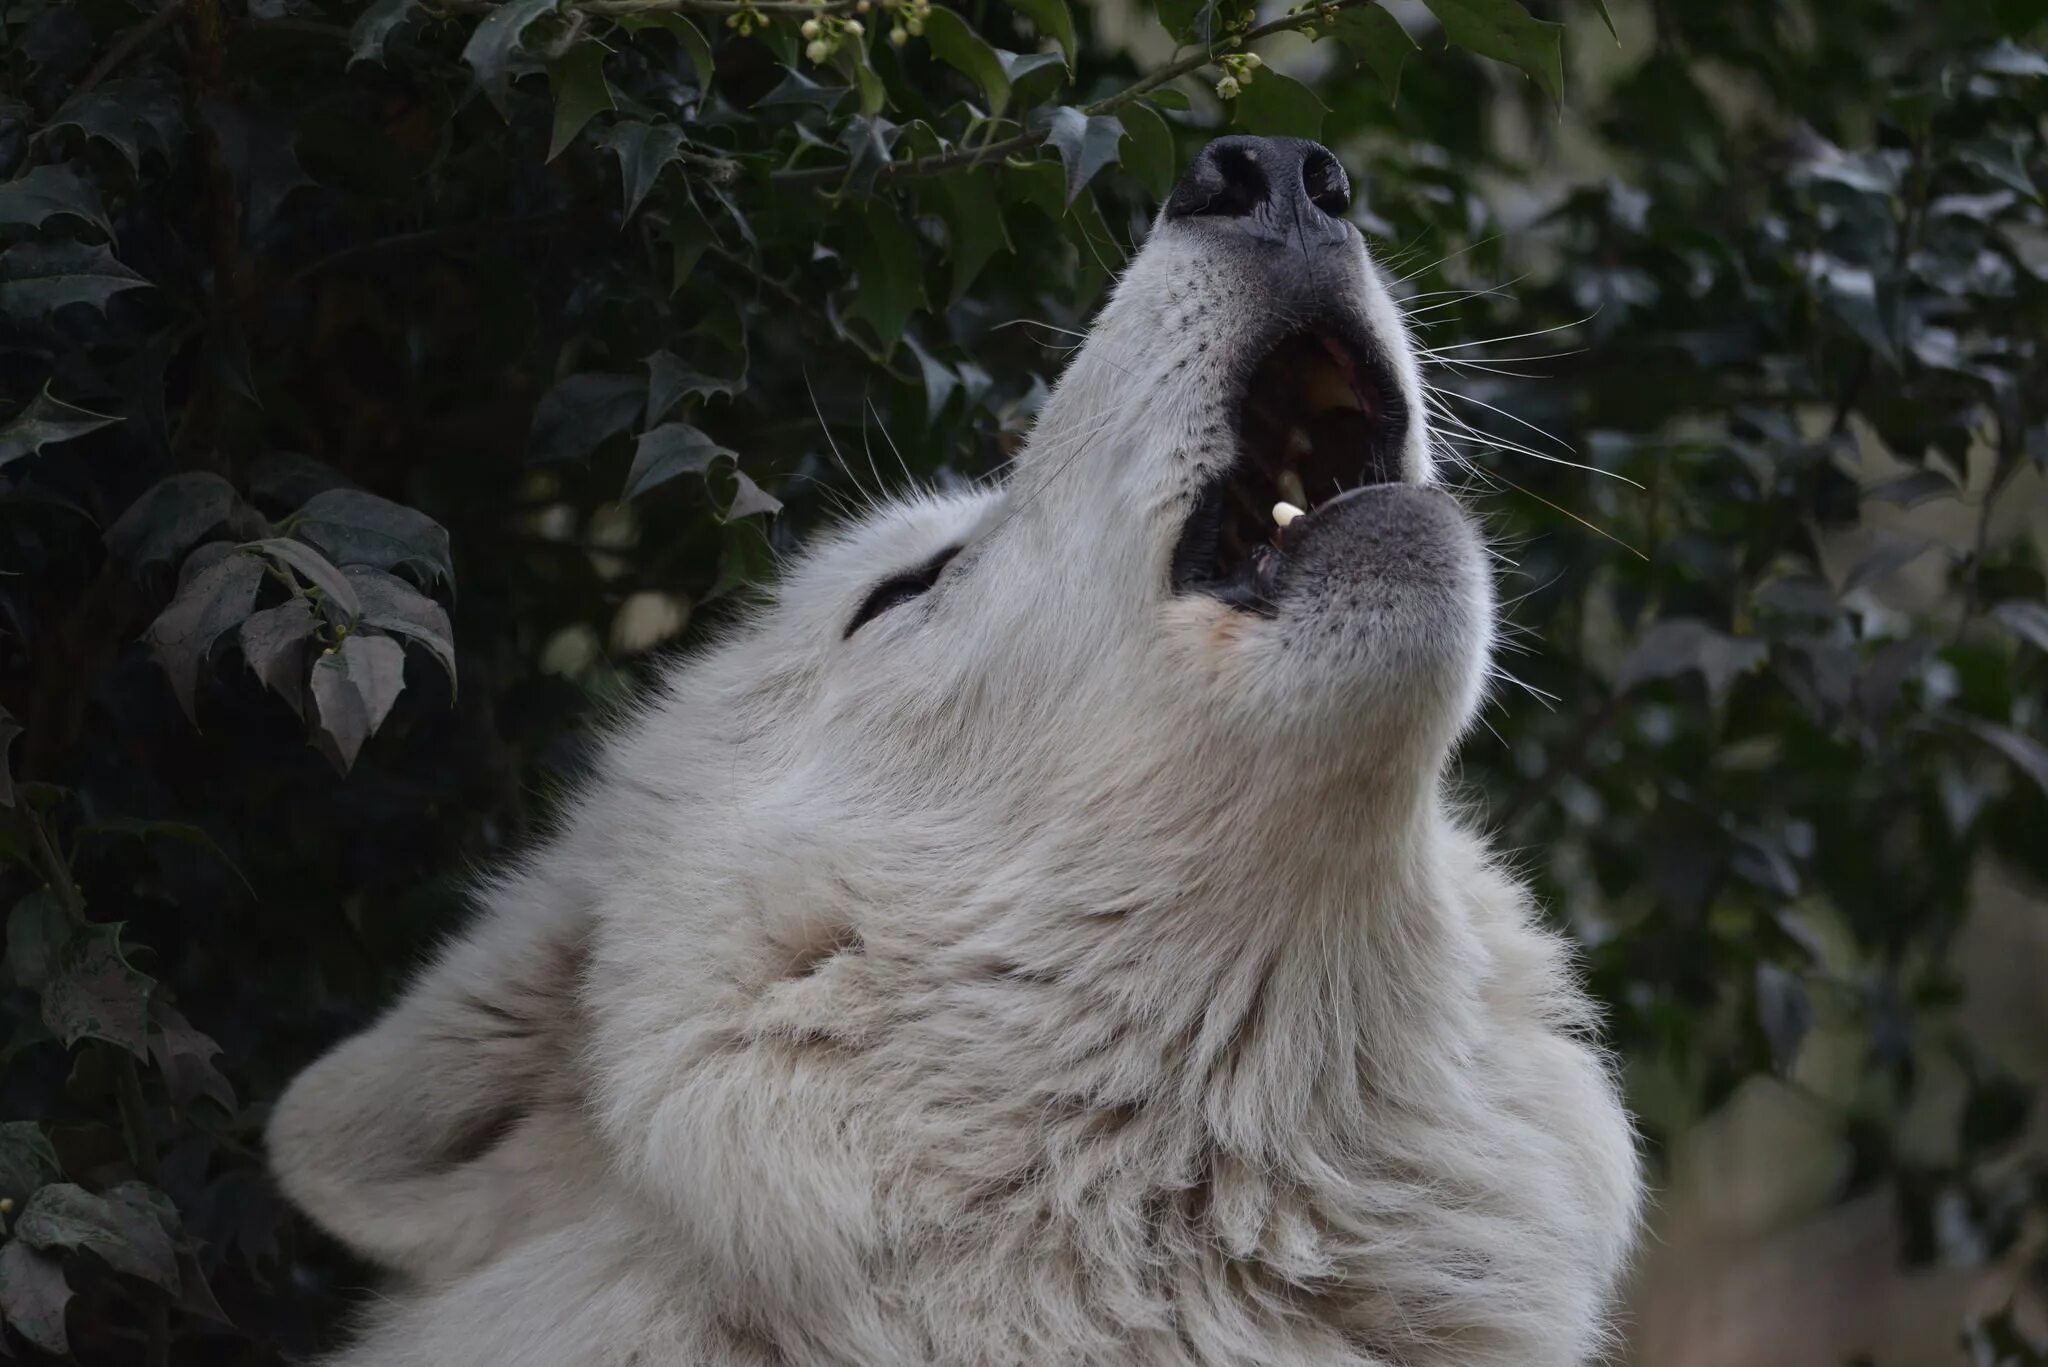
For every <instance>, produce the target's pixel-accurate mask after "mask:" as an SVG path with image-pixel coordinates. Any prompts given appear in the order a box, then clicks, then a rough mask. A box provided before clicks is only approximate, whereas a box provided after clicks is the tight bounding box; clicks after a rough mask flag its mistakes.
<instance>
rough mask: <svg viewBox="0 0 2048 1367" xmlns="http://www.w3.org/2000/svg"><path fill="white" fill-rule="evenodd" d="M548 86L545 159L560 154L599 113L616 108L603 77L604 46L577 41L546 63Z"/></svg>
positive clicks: (610, 88)
mask: <svg viewBox="0 0 2048 1367" xmlns="http://www.w3.org/2000/svg"><path fill="white" fill-rule="evenodd" d="M548 88H549V89H551V90H553V91H554V94H555V126H554V131H553V133H552V134H551V135H550V137H549V140H548V155H547V160H549V161H553V160H554V159H555V158H556V157H559V156H561V155H562V152H563V151H564V150H565V149H566V148H567V147H568V146H569V144H570V143H572V142H574V141H576V135H577V134H578V133H581V132H582V131H583V128H584V125H586V124H588V123H589V122H590V121H591V120H592V119H594V118H596V117H597V116H598V115H599V114H602V113H604V112H605V111H606V110H609V109H617V108H618V107H619V106H618V103H617V101H615V100H614V99H613V98H612V87H611V83H610V82H609V81H607V80H605V78H604V45H603V44H601V43H596V42H583V43H578V44H576V46H574V47H572V48H570V49H569V50H568V51H567V52H565V53H563V54H562V56H561V57H559V58H557V59H556V60H555V61H554V62H552V63H550V64H549V66H548Z"/></svg>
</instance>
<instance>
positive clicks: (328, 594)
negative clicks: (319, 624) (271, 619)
mask: <svg viewBox="0 0 2048 1367" xmlns="http://www.w3.org/2000/svg"><path fill="white" fill-rule="evenodd" d="M244 549H246V550H252V551H255V552H257V553H258V554H260V555H266V556H269V557H270V559H271V560H272V561H274V562H275V563H276V564H277V566H278V568H280V569H289V570H292V571H295V572H296V573H297V575H298V577H299V578H300V579H303V580H305V581H306V582H307V583H308V584H310V585H312V586H313V587H314V588H316V589H318V590H319V591H320V596H321V605H322V607H323V608H332V609H333V614H332V615H333V616H335V617H336V618H337V619H338V620H341V621H349V620H351V619H353V618H354V617H356V616H357V615H358V614H359V613H361V612H362V610H363V605H362V604H361V603H358V602H357V601H356V591H355V590H354V589H352V588H350V587H349V582H348V579H347V578H346V577H345V576H344V575H343V574H342V572H341V570H340V568H339V567H338V566H336V565H335V564H334V563H333V562H332V561H330V560H329V559H328V558H327V557H326V556H324V555H322V554H320V552H319V551H318V550H317V549H316V548H315V547H313V546H311V545H309V544H307V543H306V542H304V541H293V540H291V539H290V538H289V537H282V536H267V537H264V538H263V539H262V540H261V541H252V542H250V543H249V544H248V545H247V546H246V547H244Z"/></svg>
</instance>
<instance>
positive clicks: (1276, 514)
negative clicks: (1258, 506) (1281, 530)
mask: <svg viewBox="0 0 2048 1367" xmlns="http://www.w3.org/2000/svg"><path fill="white" fill-rule="evenodd" d="M1301 515H1302V513H1301V509H1299V508H1297V507H1295V506H1294V505H1293V504H1292V503H1275V504H1274V505H1273V520H1274V521H1275V522H1277V523H1279V524H1280V525H1281V526H1283V527H1285V526H1287V525H1288V524H1289V523H1291V522H1293V521H1294V519H1295V518H1297V517H1300V516H1301Z"/></svg>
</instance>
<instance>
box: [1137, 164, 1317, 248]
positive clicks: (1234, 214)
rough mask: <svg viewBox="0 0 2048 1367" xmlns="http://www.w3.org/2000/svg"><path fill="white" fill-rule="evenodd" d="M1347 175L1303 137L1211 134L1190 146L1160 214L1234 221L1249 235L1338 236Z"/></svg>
mask: <svg viewBox="0 0 2048 1367" xmlns="http://www.w3.org/2000/svg"><path fill="white" fill-rule="evenodd" d="M1350 208H1351V182H1350V181H1349V180H1348V179H1347V178H1346V177H1345V175H1344V168H1343V167H1342V166H1340V165H1338V164H1337V158H1336V157H1335V156H1333V155H1331V153H1330V149H1329V148H1327V147H1324V146H1323V145H1322V144H1321V143H1314V142H1310V141H1308V140H1307V139H1306V138H1218V139H1216V140H1215V141H1214V142H1212V143H1210V144H1209V145H1208V146H1207V147H1204V148H1203V149H1202V150H1201V151H1200V152H1198V153H1196V154H1195V160H1194V163H1193V164H1192V165H1190V166H1189V167H1188V171H1187V174H1186V175H1184V176H1182V177H1181V178H1180V184H1179V185H1177V186H1175V187H1174V190H1173V195H1172V197H1171V198H1169V199H1168V200H1167V201H1166V217H1167V220H1168V221H1169V222H1170V221H1172V220H1175V219H1190V218H1217V219H1226V220H1231V221H1234V222H1235V223H1236V224H1237V225H1238V226H1239V227H1241V228H1243V229H1244V230H1245V231H1247V232H1249V233H1251V234H1252V235H1253V236H1255V237H1260V238H1268V239H1271V240H1273V241H1276V242H1291V243H1301V244H1304V245H1306V244H1309V243H1315V242H1321V241H1334V240H1341V239H1342V238H1343V236H1344V214H1345V212H1346V211H1347V210H1349V209H1350Z"/></svg>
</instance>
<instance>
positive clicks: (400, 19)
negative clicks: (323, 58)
mask: <svg viewBox="0 0 2048 1367" xmlns="http://www.w3.org/2000/svg"><path fill="white" fill-rule="evenodd" d="M419 3H420V0H376V3H375V4H373V5H371V6H370V7H369V8H368V9H366V10H364V11H363V13H362V17H361V18H359V19H357V20H356V22H355V27H354V28H351V29H350V30H349V33H348V51H349V57H348V64H349V65H350V66H354V65H355V64H356V63H357V62H377V63H380V64H381V63H382V62H383V60H384V45H385V44H386V43H388V42H390V41H391V35H392V33H393V32H394V31H396V29H397V28H398V26H399V25H400V24H402V23H404V22H405V21H406V20H407V19H408V18H410V17H411V16H412V12H413V10H414V9H416V8H417V7H418V6H419Z"/></svg>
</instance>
